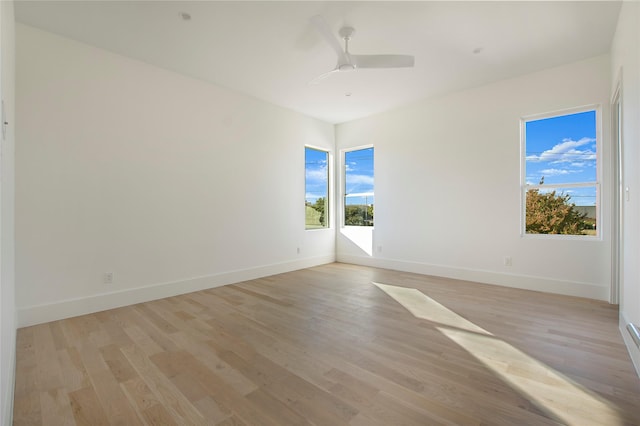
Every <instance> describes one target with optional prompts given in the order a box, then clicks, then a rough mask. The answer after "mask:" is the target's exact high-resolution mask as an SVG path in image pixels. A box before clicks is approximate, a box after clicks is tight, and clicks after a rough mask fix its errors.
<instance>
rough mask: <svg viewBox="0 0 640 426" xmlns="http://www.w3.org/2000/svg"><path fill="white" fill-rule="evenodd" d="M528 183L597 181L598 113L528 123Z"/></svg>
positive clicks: (590, 112)
mask: <svg viewBox="0 0 640 426" xmlns="http://www.w3.org/2000/svg"><path fill="white" fill-rule="evenodd" d="M525 143H526V166H525V167H526V168H525V171H526V184H527V185H538V184H541V183H544V184H553V185H555V184H559V185H562V184H567V183H580V182H596V112H595V111H587V112H581V113H578V114H568V115H562V116H558V117H551V118H544V119H541V120H534V121H528V122H526V124H525Z"/></svg>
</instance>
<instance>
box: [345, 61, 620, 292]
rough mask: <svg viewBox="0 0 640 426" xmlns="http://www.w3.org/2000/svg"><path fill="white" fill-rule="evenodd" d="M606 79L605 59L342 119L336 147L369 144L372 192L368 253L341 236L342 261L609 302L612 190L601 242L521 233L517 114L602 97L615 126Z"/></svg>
mask: <svg viewBox="0 0 640 426" xmlns="http://www.w3.org/2000/svg"><path fill="white" fill-rule="evenodd" d="M609 82H610V63H609V57H608V56H602V57H597V58H593V59H590V60H586V61H582V62H579V63H574V64H569V65H566V66H562V67H559V68H554V69H549V70H546V71H542V72H538V73H535V74H530V75H526V76H523V77H519V78H515V79H510V80H505V81H501V82H498V83H495V84H491V85H487V86H483V87H479V88H475V89H471V90H466V91H462V92H458V93H453V94H450V95H447V96H443V97H440V98H437V99H431V100H426V101H423V102H419V103H417V104H414V105H411V106H409V107H406V108H402V109H399V110H395V111H392V112H388V113H383V114H379V115H376V116H372V117H368V118H365V119H362V120H358V121H354V122H350V123H345V124H341V125H338V126H337V130H336V148H337V149H338V150H341V149H345V148H349V147H352V146H358V145H363V144H369V143H372V144H374V146H375V194H376V205H375V229H374V231H373V232H374V235H373V247H374V250H373V255H372V256H368V255H366V254H365V252H364V251H362V250H361V249H359V248H357V246H356V245H355V244H353V243H352V242H351V241H350V240H349V238H347V237H346V236H345V235H344V234H343V233H339V234H338V239H337V258H338V260H340V261H346V262H353V263H361V264H375V265H379V266H383V267H389V268H394V269H399V270H406V271H413V272H419V273H425V274H434V275H441V276H448V277H454V278H462V279H469V280H474V281H480V282H487V283H493V284H501V285H509V286H513V287H522V288H529V289H535V290H542V291H550V292H557V293H563V294H572V295H579V296H586V297H591V298H597V299H607V298H608V296H609V283H610V259H609V250H610V236H609V226H608V223H609V216H610V215H609V208H610V203H609V194H606V196H605V197H604V198H603V209H602V213H603V217H602V220H601V225H602V226H601V230H602V235H603V239H602V240H601V241H593V240H588V241H587V240H582V239H580V240H576V239H573V240H568V239H552V238H532V237H526V238H523V237H521V236H520V186H519V185H520V118H521V117H523V116H527V115H531V114H537V113H545V112H552V111H556V110H561V109H566V108H572V107H576V106H582V105H588V104H601V105H602V112H603V115H602V118H603V124H605V125H607V126H606V128H605V132H604V134H605V135H608V120H609V107H608V102H609V86H610V84H609ZM603 148H604V149H603V150H602V151H603V152H602V156H601V159H602V164H603V165H604V166H605V167H604V168H603V171H604V186H605V187H606V185H607V183H608V182H609V173H610V171H609V167H608V162H609V147H608V139H607V140H605V144H604V147H603ZM505 256H510V257H512V259H513V266H512V267H505V266H504V265H503V259H504V257H505Z"/></svg>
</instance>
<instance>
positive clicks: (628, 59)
mask: <svg viewBox="0 0 640 426" xmlns="http://www.w3.org/2000/svg"><path fill="white" fill-rule="evenodd" d="M611 64H612V75H613V77H614V78H613V81H612V82H613V86H612V88H613V89H615V85H616V84H617V82H618V79H619V78H620V76H621V80H622V81H621V86H622V97H621V98H622V115H623V125H622V127H623V128H622V138H623V154H624V160H623V166H622V167H623V185H624V186H625V187H628V188H629V190H630V192H629V194H630V197H629V200H628V201H625V203H624V206H623V217H624V219H623V232H624V240H623V249H622V251H623V270H622V279H621V281H622V283H621V288H620V328H621V332H622V335H623V337H624V338H625V342H626V343H627V347H628V348H629V353H630V354H631V358H632V359H633V361H634V364H635V366H636V370H637V371H638V372H639V373H640V350H638V348H637V347H636V346H635V345H634V344H633V343H632V341H631V339H630V337H629V335H628V334H627V331H626V330H625V327H626V325H627V323H629V322H633V323H634V324H636V325H638V326H640V265H639V264H638V263H639V262H638V255H639V254H640V226H638V217H640V170H639V167H638V164H639V160H640V3H638V2H624V3H623V4H622V9H621V10H620V18H619V21H618V27H617V29H616V35H615V38H614V41H613V44H612V47H611ZM613 89H612V90H613Z"/></svg>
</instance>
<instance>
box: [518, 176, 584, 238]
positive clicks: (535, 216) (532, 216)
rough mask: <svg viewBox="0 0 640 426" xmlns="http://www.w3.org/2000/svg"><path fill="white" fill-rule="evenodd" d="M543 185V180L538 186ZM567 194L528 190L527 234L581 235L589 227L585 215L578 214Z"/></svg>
mask: <svg viewBox="0 0 640 426" xmlns="http://www.w3.org/2000/svg"><path fill="white" fill-rule="evenodd" d="M542 183H544V178H543V180H541V181H540V184H542ZM570 199H571V196H570V195H569V194H562V193H561V194H557V193H556V191H552V192H544V193H541V192H540V190H539V189H529V190H528V191H527V200H526V212H527V217H526V230H527V233H529V234H565V235H582V234H583V231H584V230H585V229H587V228H588V227H589V224H588V223H587V222H586V221H585V218H586V216H587V214H586V213H582V214H581V213H579V212H578V211H577V210H576V208H575V207H576V205H575V204H574V203H571V202H570Z"/></svg>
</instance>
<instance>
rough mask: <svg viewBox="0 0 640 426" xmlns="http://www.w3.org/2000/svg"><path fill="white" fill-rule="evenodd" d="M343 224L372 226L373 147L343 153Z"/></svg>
mask: <svg viewBox="0 0 640 426" xmlns="http://www.w3.org/2000/svg"><path fill="white" fill-rule="evenodd" d="M344 163H345V180H344V181H345V190H344V194H345V195H344V224H345V225H347V226H373V205H374V201H375V199H374V192H373V148H365V149H359V150H356V151H348V152H345V154H344Z"/></svg>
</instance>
